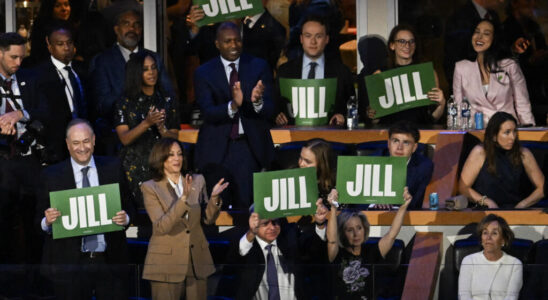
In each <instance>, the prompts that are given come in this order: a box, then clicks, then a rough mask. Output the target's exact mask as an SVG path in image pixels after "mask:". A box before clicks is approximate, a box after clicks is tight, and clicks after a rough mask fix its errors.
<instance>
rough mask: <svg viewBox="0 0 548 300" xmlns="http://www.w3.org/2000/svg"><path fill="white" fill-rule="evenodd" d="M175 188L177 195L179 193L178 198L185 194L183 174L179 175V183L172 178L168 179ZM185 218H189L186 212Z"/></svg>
mask: <svg viewBox="0 0 548 300" xmlns="http://www.w3.org/2000/svg"><path fill="white" fill-rule="evenodd" d="M167 181H168V182H169V184H170V185H171V187H172V188H173V190H175V195H177V197H178V198H181V196H182V195H183V192H184V190H183V175H179V180H178V181H177V184H175V182H173V181H171V179H169V178H168V179H167ZM185 218H186V219H187V220H188V213H185Z"/></svg>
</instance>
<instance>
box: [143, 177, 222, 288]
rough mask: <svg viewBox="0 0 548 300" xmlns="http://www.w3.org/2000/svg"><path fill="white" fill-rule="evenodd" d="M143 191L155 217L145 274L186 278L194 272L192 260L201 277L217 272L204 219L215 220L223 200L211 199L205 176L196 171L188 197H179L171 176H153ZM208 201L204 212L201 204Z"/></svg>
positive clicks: (170, 279) (152, 277)
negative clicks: (205, 231) (203, 225)
mask: <svg viewBox="0 0 548 300" xmlns="http://www.w3.org/2000/svg"><path fill="white" fill-rule="evenodd" d="M141 191H142V192H143V196H144V203H145V208H146V210H147V213H148V215H149V217H150V220H151V221H152V237H151V238H150V243H149V245H148V252H147V256H146V259H145V266H144V270H143V278H144V279H148V280H154V281H162V282H182V281H184V280H185V278H186V275H187V274H188V273H190V272H192V269H188V268H189V265H190V264H191V263H193V264H194V271H195V273H196V277H197V278H200V279H205V278H207V277H208V276H209V275H211V274H212V273H213V272H215V266H214V265H213V260H212V258H211V254H210V252H209V245H208V242H207V239H206V237H205V235H204V232H203V230H202V226H201V222H204V223H205V224H213V223H215V220H216V219H217V217H218V216H219V211H220V204H221V203H220V201H219V205H216V203H215V202H216V201H208V198H207V192H206V187H205V180H204V177H203V176H202V175H193V182H192V189H191V191H190V195H189V196H188V198H186V197H185V196H184V195H183V196H182V197H181V198H180V199H178V197H177V195H176V194H175V190H174V189H173V187H172V186H171V185H170V184H169V181H168V180H167V178H164V179H162V180H160V181H154V180H149V181H147V182H145V183H143V184H142V185H141ZM185 198H186V199H185ZM206 203H207V206H206V209H205V210H204V215H202V210H201V205H202V204H204V205H205V204H206ZM187 215H188V219H187V218H186V216H187ZM191 257H192V260H191ZM190 274H192V273H190Z"/></svg>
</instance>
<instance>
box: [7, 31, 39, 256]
mask: <svg viewBox="0 0 548 300" xmlns="http://www.w3.org/2000/svg"><path fill="white" fill-rule="evenodd" d="M25 44H26V40H25V39H24V38H22V37H21V36H20V35H18V34H17V33H15V32H7V33H2V34H0V83H1V84H0V94H1V99H0V130H1V133H0V228H3V229H2V230H0V243H2V244H3V245H4V246H3V247H0V264H1V263H16V262H17V263H21V262H27V263H34V262H36V261H35V260H34V259H33V257H32V255H34V254H35V253H32V250H33V246H32V244H33V242H35V241H36V239H33V238H32V233H33V232H34V231H33V230H32V226H30V227H29V226H28V224H29V221H30V223H31V224H32V213H29V212H31V211H34V205H35V192H36V185H37V181H36V180H33V178H35V176H36V174H38V173H39V172H40V161H39V159H38V155H37V154H38V152H39V149H38V144H37V143H36V138H37V137H38V135H39V134H37V132H31V131H32V130H31V129H32V128H34V129H36V128H37V127H40V126H38V125H39V124H38V123H37V122H36V120H38V119H40V118H41V117H43V114H42V113H41V111H42V109H43V105H45V103H44V102H43V101H41V99H40V94H39V93H38V92H37V88H36V80H35V78H34V77H33V76H32V73H30V72H25V70H20V69H19V67H20V66H21V61H22V60H23V57H24V55H25ZM38 129H39V128H38ZM31 133H34V135H33V134H31ZM22 140H24V141H26V142H25V143H21V141H22ZM29 218H30V220H29ZM16 228H23V231H24V233H23V235H24V238H19V237H20V236H21V235H20V234H14V233H16V232H17V230H16ZM22 249H24V251H22Z"/></svg>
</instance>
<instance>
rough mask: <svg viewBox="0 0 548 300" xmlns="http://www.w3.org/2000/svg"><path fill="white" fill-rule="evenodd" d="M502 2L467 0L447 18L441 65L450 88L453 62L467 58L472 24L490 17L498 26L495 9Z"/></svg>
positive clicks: (498, 21) (453, 67)
mask: <svg viewBox="0 0 548 300" xmlns="http://www.w3.org/2000/svg"><path fill="white" fill-rule="evenodd" d="M503 2H504V1H501V0H468V1H467V2H466V4H465V5H464V6H462V7H461V8H460V9H458V10H457V11H456V12H455V13H454V14H453V15H452V16H451V17H449V19H448V20H447V23H446V25H445V37H444V51H445V57H444V61H443V66H444V68H445V76H446V78H447V82H448V83H449V87H450V88H451V89H452V87H453V86H452V84H453V72H454V70H455V63H456V62H458V61H459V60H463V59H466V58H467V50H468V49H469V48H470V47H469V46H470V43H471V39H472V32H473V31H474V28H473V27H474V25H475V24H476V23H478V22H479V21H481V20H482V19H490V20H491V21H492V22H493V23H494V24H495V25H496V26H499V25H500V20H499V16H498V14H497V12H496V11H495V9H496V8H497V7H498V6H499V5H500V4H501V3H503Z"/></svg>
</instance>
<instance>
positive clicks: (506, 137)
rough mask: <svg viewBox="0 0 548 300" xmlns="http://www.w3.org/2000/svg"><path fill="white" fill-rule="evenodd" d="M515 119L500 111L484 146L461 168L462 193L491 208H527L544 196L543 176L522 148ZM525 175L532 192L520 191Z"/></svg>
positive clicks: (490, 126)
mask: <svg viewBox="0 0 548 300" xmlns="http://www.w3.org/2000/svg"><path fill="white" fill-rule="evenodd" d="M516 127H517V121H516V119H515V118H514V117H513V116H512V115H510V114H509V113H505V112H497V113H495V114H494V115H493V116H492V117H491V120H489V123H488V124H487V128H486V129H485V137H484V140H483V145H477V146H476V147H474V149H472V151H471V152H470V154H469V155H468V158H467V159H466V163H464V166H463V167H462V172H461V175H460V181H459V192H460V193H461V194H463V195H465V196H467V197H468V199H469V201H471V202H474V203H476V204H478V205H480V206H487V207H488V208H498V207H505V208H514V207H515V208H526V207H529V206H531V205H533V204H535V203H537V202H538V201H539V200H540V199H542V197H544V188H543V187H544V175H543V174H542V171H541V170H540V168H539V166H538V164H537V162H536V160H535V157H534V156H533V154H532V153H531V151H529V149H527V148H524V147H521V146H520V144H519V139H518V131H517V129H516ZM525 176H527V177H528V178H529V180H530V181H531V182H532V183H533V185H534V190H533V192H532V193H527V194H528V195H523V193H522V191H520V186H522V182H523V180H527V179H525Z"/></svg>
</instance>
